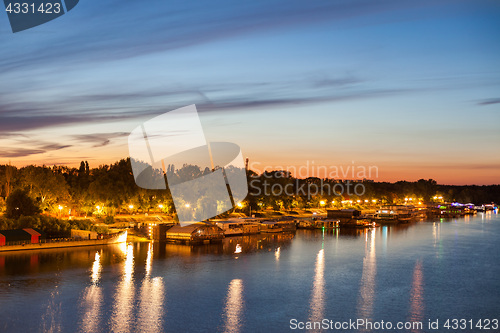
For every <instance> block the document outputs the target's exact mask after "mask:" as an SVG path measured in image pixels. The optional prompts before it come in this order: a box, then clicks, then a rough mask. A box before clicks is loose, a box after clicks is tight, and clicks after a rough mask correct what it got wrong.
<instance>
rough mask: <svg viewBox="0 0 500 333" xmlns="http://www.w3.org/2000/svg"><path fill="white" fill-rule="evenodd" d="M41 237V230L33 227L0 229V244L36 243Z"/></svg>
mask: <svg viewBox="0 0 500 333" xmlns="http://www.w3.org/2000/svg"><path fill="white" fill-rule="evenodd" d="M41 238H42V233H41V231H40V230H38V229H33V228H25V229H14V230H0V246H4V245H18V244H37V243H39V242H40V239H41Z"/></svg>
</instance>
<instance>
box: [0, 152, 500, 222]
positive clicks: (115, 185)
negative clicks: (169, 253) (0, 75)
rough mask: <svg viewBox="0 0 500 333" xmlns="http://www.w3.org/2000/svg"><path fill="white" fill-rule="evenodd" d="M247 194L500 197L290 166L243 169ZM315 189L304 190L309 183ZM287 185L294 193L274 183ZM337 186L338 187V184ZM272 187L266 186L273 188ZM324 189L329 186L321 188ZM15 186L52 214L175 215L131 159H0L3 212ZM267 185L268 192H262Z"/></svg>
mask: <svg viewBox="0 0 500 333" xmlns="http://www.w3.org/2000/svg"><path fill="white" fill-rule="evenodd" d="M196 168H197V167H196V166H192V165H187V166H185V167H183V168H180V169H178V172H187V171H189V172H190V173H191V174H193V175H196V174H199V175H203V174H206V170H202V169H196ZM247 177H248V182H249V185H250V186H249V195H248V196H247V198H246V199H245V200H244V202H243V203H242V205H240V206H239V207H236V208H235V209H236V210H238V209H239V210H242V211H245V210H248V211H253V212H255V211H258V210H262V209H265V208H272V209H274V210H292V209H307V208H313V207H321V203H323V204H325V203H326V206H327V207H326V208H328V207H332V206H333V207H343V206H345V204H343V203H342V202H343V201H346V200H349V205H350V206H360V207H362V206H363V205H364V204H365V202H368V204H371V203H372V201H373V200H376V202H377V204H390V203H397V202H400V201H401V199H402V198H404V197H411V198H416V200H422V201H424V202H429V201H431V200H432V198H433V196H435V195H436V194H439V195H440V196H442V197H443V200H445V201H459V202H463V203H468V202H471V203H474V204H482V203H490V202H493V201H498V198H500V185H489V186H454V185H439V184H437V183H436V181H434V180H432V179H428V180H424V179H420V180H418V181H416V182H408V181H399V182H395V183H388V182H373V181H369V180H359V181H353V182H351V183H352V184H351V185H358V184H361V185H363V193H362V194H361V193H359V191H358V192H357V193H352V192H351V193H347V192H343V193H342V194H341V195H339V193H338V191H337V192H334V193H332V191H331V189H332V188H335V186H336V184H337V185H339V184H341V185H343V186H347V185H349V184H348V182H342V181H338V180H335V179H320V178H315V177H310V178H307V179H298V178H294V176H293V175H292V174H291V173H290V172H288V171H282V170H275V171H265V172H264V173H262V174H256V173H255V172H253V171H252V170H248V171H247ZM312 185H314V188H315V189H321V191H315V192H314V193H311V192H310V191H309V192H306V191H303V189H304V187H308V188H311V186H312ZM285 187H286V188H288V189H289V190H290V191H292V195H290V193H287V192H285V191H281V192H280V191H276V189H278V188H285ZM337 188H338V187H337ZM273 189H274V192H269V191H270V190H273ZM324 189H328V190H330V191H326V190H325V191H323V190H324ZM15 190H21V191H24V192H25V193H26V194H27V196H28V197H29V198H31V199H32V200H33V202H34V204H35V205H36V207H37V209H39V212H41V213H46V214H49V215H52V216H56V217H57V216H59V217H65V216H69V215H71V216H114V215H116V214H119V213H137V212H141V213H148V212H161V213H165V214H170V215H172V216H174V215H175V208H174V204H173V200H172V197H171V195H170V191H169V190H168V185H167V190H145V189H142V188H140V187H138V186H137V185H136V183H135V180H134V176H133V173H132V168H131V164H130V159H122V160H120V161H118V162H116V163H113V164H110V165H101V166H99V167H97V168H92V169H91V168H90V167H89V164H88V162H86V161H82V162H81V163H80V166H79V167H78V168H75V167H67V166H34V165H30V166H26V167H22V168H17V167H14V166H11V165H0V210H2V211H3V212H5V210H6V200H8V198H9V196H11V195H12V194H13V193H14V191H15ZM266 191H267V192H266Z"/></svg>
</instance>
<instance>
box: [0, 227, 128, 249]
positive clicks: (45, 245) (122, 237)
mask: <svg viewBox="0 0 500 333" xmlns="http://www.w3.org/2000/svg"><path fill="white" fill-rule="evenodd" d="M126 241H127V231H123V232H120V233H118V234H117V235H114V236H112V237H110V238H106V239H92V240H75V241H61V242H41V243H35V244H20V245H4V246H0V252H10V251H27V250H42V249H57V248H65V247H81V246H96V245H108V244H118V243H125V242H126Z"/></svg>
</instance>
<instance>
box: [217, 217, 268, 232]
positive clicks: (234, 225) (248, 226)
mask: <svg viewBox="0 0 500 333" xmlns="http://www.w3.org/2000/svg"><path fill="white" fill-rule="evenodd" d="M215 224H216V225H217V226H218V227H219V228H221V229H222V231H224V236H240V235H252V234H258V233H259V232H260V225H259V224H258V223H254V222H247V221H241V220H239V219H238V220H227V221H217V222H216V223H215Z"/></svg>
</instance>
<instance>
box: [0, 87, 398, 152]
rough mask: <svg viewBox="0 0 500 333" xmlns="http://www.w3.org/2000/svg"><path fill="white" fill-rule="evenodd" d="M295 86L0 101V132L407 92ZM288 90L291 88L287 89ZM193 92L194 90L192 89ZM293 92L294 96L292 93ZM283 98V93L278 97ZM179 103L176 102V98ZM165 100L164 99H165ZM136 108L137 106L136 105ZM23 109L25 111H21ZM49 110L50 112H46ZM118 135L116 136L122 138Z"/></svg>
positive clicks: (98, 139)
mask: <svg viewBox="0 0 500 333" xmlns="http://www.w3.org/2000/svg"><path fill="white" fill-rule="evenodd" d="M304 84H305V85H307V84H308V83H307V82H306V83H302V85H304ZM297 85H299V86H298V87H295V86H294V87H288V89H289V90H287V91H288V92H287V93H286V95H285V96H284V97H280V98H275V97H273V96H272V94H271V95H270V96H269V97H267V98H265V97H262V96H260V95H258V96H253V95H244V94H243V95H241V96H240V97H232V98H219V99H212V100H210V99H208V98H206V96H205V94H204V93H203V92H201V91H200V93H199V96H203V97H204V98H201V97H200V98H198V100H194V101H193V99H192V98H190V97H187V98H184V99H182V98H180V101H181V102H175V103H170V104H168V105H151V106H149V107H143V106H136V107H131V106H124V107H119V106H116V107H113V108H110V107H108V108H106V109H102V108H101V107H99V103H97V105H95V104H93V105H94V106H88V107H86V109H85V110H82V111H73V112H72V113H69V112H63V110H64V109H72V107H70V106H71V103H70V100H71V99H68V100H64V101H55V102H53V103H51V104H49V105H48V106H41V107H39V106H37V105H36V104H34V103H19V104H12V103H11V104H8V105H2V104H1V102H0V117H1V118H0V119H1V121H0V132H1V131H6V132H9V133H11V132H20V131H26V130H33V129H39V128H47V127H56V126H64V125H72V124H102V123H103V122H111V121H119V120H126V119H145V118H147V117H153V116H156V115H159V114H162V113H164V112H167V111H170V110H173V109H176V108H179V107H182V106H185V105H188V104H193V102H194V103H195V104H196V106H197V108H198V110H199V111H202V112H209V111H226V110H229V111H232V112H238V111H247V110H249V109H254V108H259V109H262V108H267V107H269V108H273V107H286V106H291V105H300V104H314V103H325V102H337V101H345V100H356V99H366V98H376V97H381V96H388V95H395V94H401V93H404V92H407V90H404V89H378V90H374V89H366V90H360V89H356V90H352V91H344V90H343V91H341V92H337V91H333V92H332V91H326V92H324V93H323V94H322V95H312V94H313V93H314V90H309V91H304V92H303V93H302V96H301V95H300V93H299V94H297V93H296V91H303V90H305V89H302V88H301V83H297ZM290 88H292V89H290ZM192 91H197V90H192ZM294 92H295V93H294ZM282 95H283V94H282ZM144 96H145V95H144V94H141V93H136V94H135V96H134V97H131V96H130V95H127V94H109V95H103V96H102V98H105V99H106V100H107V101H111V102H113V103H115V104H116V105H118V104H122V103H123V100H126V102H127V105H129V104H133V103H132V102H133V101H137V102H143V101H144V100H145V99H147V98H145V97H144ZM87 98H88V100H89V103H92V102H93V97H91V96H87ZM84 99H85V97H84V96H80V98H79V100H78V102H76V103H75V105H73V107H74V108H77V107H78V106H79V105H80V104H81V103H82V100H84ZM177 100H179V99H177ZM167 101H168V100H167ZM138 105H140V103H138ZM23 107H24V108H25V109H24V110H23ZM49 110H51V111H49ZM122 134H123V133H121V134H120V135H122ZM106 135H107V134H103V135H101V134H99V135H97V136H95V135H90V136H88V135H83V136H74V139H76V140H82V141H85V140H87V142H90V143H94V144H95V145H96V146H104V145H107V144H108V143H109V142H108V140H109V139H112V138H114V137H115V136H113V134H111V137H108V136H106Z"/></svg>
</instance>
